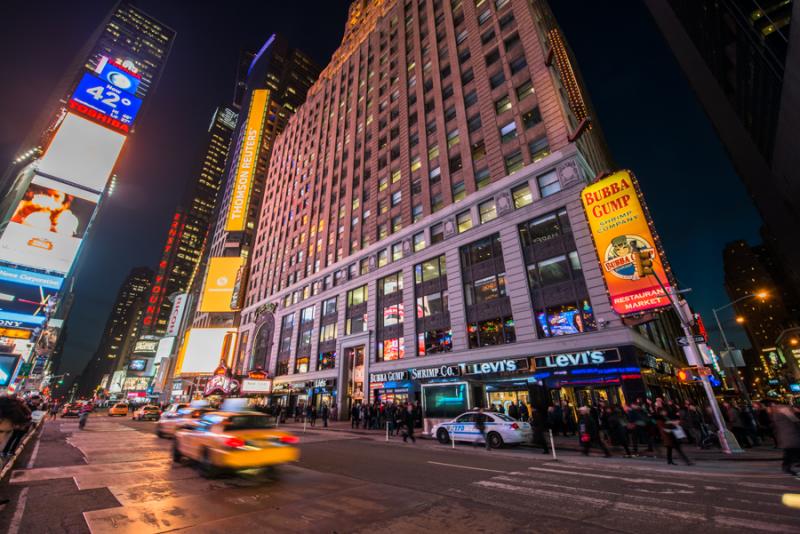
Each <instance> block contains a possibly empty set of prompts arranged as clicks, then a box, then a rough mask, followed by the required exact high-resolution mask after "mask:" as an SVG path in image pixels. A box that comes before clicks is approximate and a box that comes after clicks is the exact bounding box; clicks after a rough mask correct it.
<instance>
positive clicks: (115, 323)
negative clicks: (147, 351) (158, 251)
mask: <svg viewBox="0 0 800 534" xmlns="http://www.w3.org/2000/svg"><path fill="white" fill-rule="evenodd" d="M152 280H153V271H152V270H151V269H150V268H149V267H136V268H134V269H132V270H131V272H130V273H129V274H128V276H127V277H126V278H125V281H124V282H122V285H121V286H120V288H119V291H118V292H117V298H116V300H115V301H114V306H113V307H112V308H111V312H110V313H109V314H108V319H107V320H106V325H105V328H103V337H101V338H100V343H99V345H98V347H97V351H96V352H95V354H94V356H92V359H91V360H89V362H88V363H87V364H86V368H85V370H84V371H83V373H82V374H81V380H80V386H79V393H80V394H81V395H90V394H91V393H92V392H93V391H94V390H95V388H96V387H97V386H99V385H101V380H102V379H103V377H104V376H105V375H110V374H111V373H112V371H113V370H114V369H115V368H116V367H117V366H118V364H119V362H120V360H121V359H122V356H123V355H124V352H123V348H124V346H125V341H126V337H127V334H128V332H129V330H130V327H131V325H132V324H134V323H135V322H136V320H137V315H139V314H137V313H136V309H141V308H142V307H143V304H144V297H145V295H146V294H147V290H148V289H149V288H150V284H151V282H152ZM137 303H138V306H137ZM102 385H103V386H104V387H105V386H107V385H108V384H102Z"/></svg>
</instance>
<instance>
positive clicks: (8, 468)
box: [0, 417, 45, 482]
mask: <svg viewBox="0 0 800 534" xmlns="http://www.w3.org/2000/svg"><path fill="white" fill-rule="evenodd" d="M44 420H45V418H44V417H42V418H41V419H40V420H39V422H38V423H36V426H35V427H34V428H33V430H31V431H30V432H28V433H27V434H26V435H25V437H24V438H22V441H21V442H20V444H19V446H17V450H16V452H14V456H12V457H11V458H10V459H9V460H8V461H7V462H6V463H5V465H4V466H3V469H2V471H0V482H2V481H3V480H5V478H6V476H7V475H8V474H9V473H10V472H11V469H12V468H13V467H14V464H16V463H17V459H18V458H19V457H20V456H22V453H23V452H25V447H26V446H27V445H28V442H29V441H30V440H31V439H33V437H34V436H35V435H36V434H37V433H41V430H42V428H44Z"/></svg>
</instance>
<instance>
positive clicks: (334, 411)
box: [331, 404, 339, 421]
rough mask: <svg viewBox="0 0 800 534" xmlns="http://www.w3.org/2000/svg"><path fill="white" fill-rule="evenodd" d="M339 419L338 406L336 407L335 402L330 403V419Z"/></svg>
mask: <svg viewBox="0 0 800 534" xmlns="http://www.w3.org/2000/svg"><path fill="white" fill-rule="evenodd" d="M338 420H339V408H337V407H336V404H331V421H338Z"/></svg>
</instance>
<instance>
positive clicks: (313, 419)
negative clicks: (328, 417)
mask: <svg viewBox="0 0 800 534" xmlns="http://www.w3.org/2000/svg"><path fill="white" fill-rule="evenodd" d="M310 422H311V426H314V425H316V424H317V407H316V406H314V405H312V406H311V417H310Z"/></svg>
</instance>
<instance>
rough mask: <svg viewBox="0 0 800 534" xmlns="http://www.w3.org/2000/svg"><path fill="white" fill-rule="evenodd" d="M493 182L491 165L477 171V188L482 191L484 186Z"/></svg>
mask: <svg viewBox="0 0 800 534" xmlns="http://www.w3.org/2000/svg"><path fill="white" fill-rule="evenodd" d="M491 183H492V177H491V176H490V175H489V167H484V168H483V169H480V170H479V171H477V172H475V188H476V189H477V190H478V191H480V190H481V189H483V188H484V187H486V186H488V185H489V184H491Z"/></svg>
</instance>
